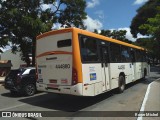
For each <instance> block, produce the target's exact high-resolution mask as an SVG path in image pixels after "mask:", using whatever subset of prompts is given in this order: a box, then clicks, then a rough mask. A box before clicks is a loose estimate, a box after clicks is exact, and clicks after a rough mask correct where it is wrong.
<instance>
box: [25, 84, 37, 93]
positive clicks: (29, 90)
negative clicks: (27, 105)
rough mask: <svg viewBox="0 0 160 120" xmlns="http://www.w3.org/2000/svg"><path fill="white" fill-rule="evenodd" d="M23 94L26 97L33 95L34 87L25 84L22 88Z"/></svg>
mask: <svg viewBox="0 0 160 120" xmlns="http://www.w3.org/2000/svg"><path fill="white" fill-rule="evenodd" d="M24 92H25V94H26V95H27V96H31V95H34V94H35V92H36V87H35V85H34V84H27V85H26V86H25V88H24Z"/></svg>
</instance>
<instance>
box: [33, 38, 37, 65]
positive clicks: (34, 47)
mask: <svg viewBox="0 0 160 120" xmlns="http://www.w3.org/2000/svg"><path fill="white" fill-rule="evenodd" d="M35 52H36V38H34V39H33V44H32V66H35V61H36V60H35V57H36V56H35V55H36V54H35Z"/></svg>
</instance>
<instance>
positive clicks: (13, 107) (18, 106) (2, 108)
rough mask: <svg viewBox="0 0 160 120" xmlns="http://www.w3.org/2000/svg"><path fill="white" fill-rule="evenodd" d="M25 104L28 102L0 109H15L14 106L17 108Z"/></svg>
mask: <svg viewBox="0 0 160 120" xmlns="http://www.w3.org/2000/svg"><path fill="white" fill-rule="evenodd" d="M23 105H26V103H23V104H20V105H15V106H12V107H7V108H2V109H0V111H5V110H9V109H13V108H16V107H21V106H23Z"/></svg>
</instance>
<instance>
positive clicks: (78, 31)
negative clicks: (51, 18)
mask: <svg viewBox="0 0 160 120" xmlns="http://www.w3.org/2000/svg"><path fill="white" fill-rule="evenodd" d="M73 31H75V32H76V33H80V34H83V35H87V36H90V37H95V38H98V39H101V40H104V41H109V42H113V43H117V44H120V45H124V46H128V47H131V48H136V49H140V50H145V49H144V48H142V47H139V46H136V45H133V44H129V43H126V42H122V41H120V40H116V39H113V38H109V37H106V36H103V35H99V34H96V33H93V32H89V31H86V30H82V29H79V28H74V27H72V28H65V29H59V30H52V31H49V32H46V33H43V34H41V35H38V36H37V38H36V39H37V40H39V39H41V38H43V37H47V36H50V35H55V34H60V33H67V32H73Z"/></svg>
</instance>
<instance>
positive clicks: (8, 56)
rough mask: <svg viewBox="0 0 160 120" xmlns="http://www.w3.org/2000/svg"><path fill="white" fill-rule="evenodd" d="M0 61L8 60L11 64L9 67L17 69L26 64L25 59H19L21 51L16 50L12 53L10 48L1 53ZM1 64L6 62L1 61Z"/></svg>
mask: <svg viewBox="0 0 160 120" xmlns="http://www.w3.org/2000/svg"><path fill="white" fill-rule="evenodd" d="M0 61H10V64H11V65H12V66H11V69H18V68H20V67H22V66H23V67H24V66H26V63H25V61H23V60H22V59H21V52H16V53H15V54H14V53H12V50H7V51H5V52H4V53H1V55H0ZM2 64H6V63H1V66H5V65H2ZM1 66H0V67H1Z"/></svg>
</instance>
